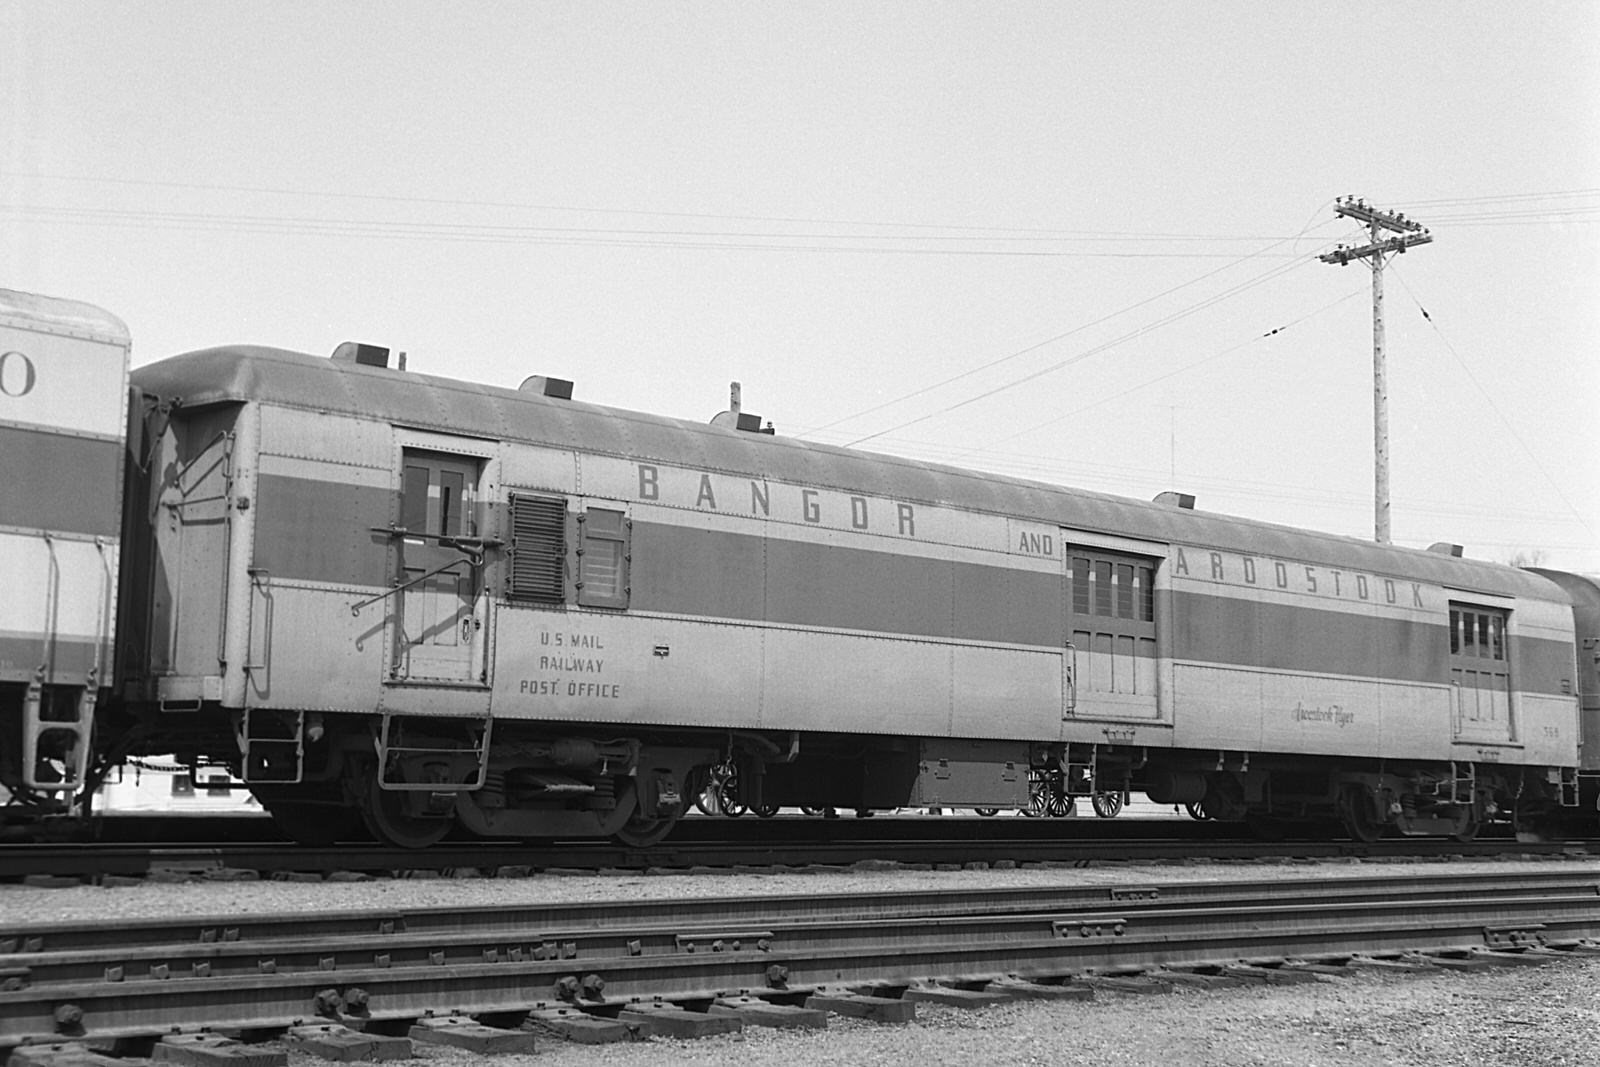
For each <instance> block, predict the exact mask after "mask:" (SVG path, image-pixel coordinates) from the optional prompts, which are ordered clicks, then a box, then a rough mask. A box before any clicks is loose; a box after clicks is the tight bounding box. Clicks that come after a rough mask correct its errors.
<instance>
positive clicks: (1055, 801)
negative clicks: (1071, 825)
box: [1049, 793, 1078, 819]
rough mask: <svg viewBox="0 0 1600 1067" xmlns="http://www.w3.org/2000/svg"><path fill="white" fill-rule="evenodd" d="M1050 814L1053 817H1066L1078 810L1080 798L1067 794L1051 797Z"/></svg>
mask: <svg viewBox="0 0 1600 1067" xmlns="http://www.w3.org/2000/svg"><path fill="white" fill-rule="evenodd" d="M1049 803H1050V807H1049V810H1050V815H1051V817H1052V818H1056V819H1064V818H1066V817H1067V816H1068V815H1071V814H1072V813H1073V812H1075V811H1077V810H1078V798H1077V797H1069V796H1066V795H1065V794H1060V793H1058V794H1056V795H1055V796H1052V797H1051V798H1050V802H1049Z"/></svg>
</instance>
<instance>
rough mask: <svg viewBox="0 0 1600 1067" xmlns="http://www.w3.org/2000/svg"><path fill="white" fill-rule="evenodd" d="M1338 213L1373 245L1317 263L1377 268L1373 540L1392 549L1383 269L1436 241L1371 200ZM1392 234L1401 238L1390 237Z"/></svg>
mask: <svg viewBox="0 0 1600 1067" xmlns="http://www.w3.org/2000/svg"><path fill="white" fill-rule="evenodd" d="M1333 210H1334V212H1335V213H1336V214H1339V215H1342V216H1344V217H1345V218H1347V219H1355V220H1356V221H1358V222H1361V223H1365V224H1366V227H1367V232H1368V241H1367V243H1366V244H1364V245H1360V246H1359V247H1355V248H1347V247H1346V246H1344V245H1340V246H1339V247H1338V248H1335V249H1334V250H1333V251H1332V252H1329V253H1328V254H1326V255H1323V256H1318V257H1317V258H1318V259H1320V260H1322V262H1324V263H1337V264H1339V266H1341V267H1343V266H1347V265H1348V264H1349V263H1350V261H1351V260H1352V259H1366V260H1371V263H1370V264H1369V266H1371V267H1372V442H1373V453H1374V458H1373V493H1374V499H1373V539H1374V540H1376V541H1377V542H1378V544H1380V545H1386V544H1388V543H1389V378H1388V369H1387V367H1386V366H1385V362H1384V351H1383V264H1384V257H1385V256H1389V255H1396V254H1399V253H1401V252H1404V251H1405V250H1406V249H1408V248H1410V247H1411V246H1412V245H1425V244H1427V243H1428V242H1429V241H1432V240H1433V235H1432V234H1430V233H1429V232H1428V231H1427V229H1426V228H1424V227H1423V226H1422V224H1421V223H1418V222H1415V221H1413V220H1411V219H1408V218H1406V217H1405V216H1404V215H1401V214H1397V213H1393V212H1388V211H1379V210H1378V209H1377V208H1374V207H1368V206H1367V202H1366V201H1365V200H1357V199H1356V198H1355V197H1353V196H1347V197H1344V198H1343V199H1342V200H1338V201H1336V202H1335V204H1334V209H1333ZM1385 231H1391V232H1393V233H1394V235H1395V236H1393V237H1390V236H1387V235H1386V233H1385Z"/></svg>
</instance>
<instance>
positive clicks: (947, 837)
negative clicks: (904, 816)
mask: <svg viewBox="0 0 1600 1067" xmlns="http://www.w3.org/2000/svg"><path fill="white" fill-rule="evenodd" d="M833 827H837V828H838V829H837V830H833V829H831V828H833ZM990 827H993V828H994V830H993V831H991V832H989V833H988V834H984V833H982V832H981V831H983V830H988V829H989V828H990ZM1068 828H1070V829H1077V828H1076V827H1070V824H1069V825H1068V826H1067V827H1063V828H1062V829H1068ZM1084 828H1085V829H1088V830H1091V831H1093V832H1091V833H1082V834H1078V833H1072V834H1068V833H1063V832H1062V831H1061V829H1057V828H1056V827H1054V826H1053V825H1052V824H1048V823H1034V822H1031V821H1024V820H1020V819H1019V820H1012V821H1011V822H1010V823H998V822H997V821H995V820H975V819H969V820H945V821H923V822H920V823H919V822H915V821H912V820H900V821H894V820H887V819H885V820H874V821H873V822H872V823H871V824H870V825H864V824H863V823H852V822H841V823H830V824H825V823H820V822H818V821H815V820H813V821H811V822H809V823H807V822H804V821H801V820H794V821H793V822H790V823H782V822H778V821H774V822H769V823H756V822H755V821H754V820H749V821H748V822H747V823H744V824H735V823H734V822H733V821H732V820H704V821H703V822H702V823H700V824H697V825H695V826H693V827H691V828H690V830H691V832H688V833H683V834H679V835H675V836H674V837H672V838H669V839H668V840H666V841H664V842H662V843H661V844H658V845H654V846H651V847H648V848H634V847H630V846H624V845H619V844H616V843H613V842H606V841H587V842H585V841H563V842H560V843H554V844H550V845H544V846H536V845H527V844H524V843H520V842H484V841H470V842H450V841H446V842H444V843H442V844H439V845H435V846H433V847H432V848H429V849H426V850H409V849H397V848H391V847H386V846H380V845H375V844H365V845H362V844H353V845H341V846H338V847H333V848H307V847H304V846H300V845H293V844H287V843H283V842H278V841H272V840H254V839H250V840H243V841H236V840H216V841H212V842H203V841H191V842H188V843H183V844H160V843H158V844H135V843H131V842H128V843H104V842H93V843H77V842H72V843H54V844H20V845H19V844H11V845H5V846H0V880H9V881H19V880H23V879H28V878H32V879H35V880H38V881H45V882H49V881H62V882H73V881H94V882H101V883H105V882H108V881H114V880H116V879H119V878H136V879H137V878H147V877H152V876H160V877H184V876H192V877H249V876H252V875H254V876H259V877H274V876H288V875H291V874H303V875H308V876H309V875H321V876H327V875H329V874H332V873H334V872H345V871H354V872H373V873H383V874H390V873H393V872H397V871H413V870H426V871H451V872H458V873H460V872H467V871H478V872H482V873H485V874H490V875H493V874H497V873H499V874H506V875H515V874H519V873H527V872H529V871H544V870H551V869H558V870H559V869H579V870H604V869H623V870H648V869H651V868H671V869H683V868H690V867H700V866H704V867H713V868H720V869H732V868H741V867H760V868H773V867H787V868H794V867H806V866H811V865H817V866H830V867H837V866H851V865H855V864H860V863H864V862H872V861H884V862H896V863H901V864H909V865H933V866H936V867H950V866H958V867H959V866H963V865H968V864H982V865H988V866H1013V865H1014V866H1020V865H1024V864H1030V863H1032V864H1037V863H1066V864H1077V865H1089V864H1097V863H1108V862H1127V861H1135V862H1161V861H1175V860H1201V861H1204V860H1212V861H1215V860H1233V861H1245V860H1259V859H1274V858H1276V859H1283V858H1300V859H1313V860H1316V859H1341V858H1343V859H1348V858H1352V857H1354V858H1371V859H1399V858H1424V859H1429V858H1440V857H1461V858H1484V859H1488V858H1495V857H1500V856H1506V855H1523V854H1532V855H1551V856H1562V855H1565V856H1583V855H1587V854H1588V853H1589V851H1590V850H1591V848H1594V847H1596V846H1595V843H1594V842H1584V841H1576V842H1538V843H1527V842H1518V841H1515V840H1511V839H1509V838H1502V839H1482V840H1478V841H1474V842H1471V843H1466V844H1463V843H1461V842H1455V841H1447V840H1442V839H1437V838H1391V839H1384V840H1380V841H1376V842H1372V843H1360V842H1352V841H1338V840H1327V839H1324V840H1292V841H1278V842H1263V841H1258V840H1255V839H1254V838H1251V837H1248V836H1245V835H1241V834H1238V833H1235V834H1234V835H1232V836H1227V835H1223V834H1220V833H1219V832H1218V830H1217V828H1216V826H1215V824H1206V823H1195V822H1193V821H1188V820H1160V821H1157V820H1150V821H1146V822H1142V823H1141V822H1128V823H1125V824H1122V826H1120V827H1119V826H1113V825H1112V824H1110V823H1108V822H1103V821H1102V822H1098V823H1088V824H1086V826H1085V827H1084ZM1124 828H1125V829H1124ZM1113 830H1122V831H1123V832H1121V833H1113V832H1112V831H1113ZM758 831H759V832H758ZM1051 831H1054V832H1051Z"/></svg>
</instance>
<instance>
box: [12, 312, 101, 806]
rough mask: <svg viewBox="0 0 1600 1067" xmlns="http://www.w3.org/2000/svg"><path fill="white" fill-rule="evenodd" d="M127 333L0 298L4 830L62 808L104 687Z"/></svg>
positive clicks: (80, 782)
mask: <svg viewBox="0 0 1600 1067" xmlns="http://www.w3.org/2000/svg"><path fill="white" fill-rule="evenodd" d="M128 349H129V341H128V331H127V328H126V327H125V326H124V325H123V324H122V323H121V322H120V321H119V320H118V319H116V318H114V317H113V316H112V315H110V314H109V313H107V312H105V311H102V310H101V309H99V308H96V307H92V306H90V305H88V304H83V303H80V302H78V301H73V300H61V299H56V298H53V297H44V296H37V295H34V294H30V293H19V292H13V291H11V290H3V289H0V823H4V822H7V821H13V820H30V819H32V818H34V817H36V816H40V815H48V814H56V813H60V812H63V811H66V810H68V809H70V808H71V807H72V806H73V803H74V799H75V798H74V795H75V794H76V793H77V792H78V791H79V790H80V789H82V788H83V786H84V784H85V779H86V771H87V765H88V760H89V756H90V752H91V747H92V734H93V724H94V718H95V712H96V708H97V706H98V704H99V702H100V700H101V697H102V692H103V691H104V690H106V689H107V687H109V686H110V684H111V680H112V679H111V662H112V659H111V655H112V648H113V645H114V643H115V638H116V633H115V630H114V615H115V612H114V600H115V596H116V590H117V580H118V566H119V553H120V534H121V517H122V511H121V505H122V492H121V486H122V469H123V458H124V456H123V454H124V448H125V443H126V433H127V397H128V384H127V381H128Z"/></svg>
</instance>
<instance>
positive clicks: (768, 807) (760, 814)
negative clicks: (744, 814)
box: [750, 804, 778, 819]
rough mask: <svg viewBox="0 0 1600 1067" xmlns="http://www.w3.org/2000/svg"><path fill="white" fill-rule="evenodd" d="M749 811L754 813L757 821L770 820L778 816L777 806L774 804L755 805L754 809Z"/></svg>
mask: <svg viewBox="0 0 1600 1067" xmlns="http://www.w3.org/2000/svg"><path fill="white" fill-rule="evenodd" d="M750 810H751V811H753V812H755V813H756V818H758V819H770V818H772V817H773V816H774V815H776V814H778V805H776V804H757V805H756V806H755V807H753V808H751V809H750Z"/></svg>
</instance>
